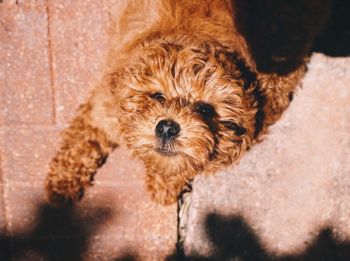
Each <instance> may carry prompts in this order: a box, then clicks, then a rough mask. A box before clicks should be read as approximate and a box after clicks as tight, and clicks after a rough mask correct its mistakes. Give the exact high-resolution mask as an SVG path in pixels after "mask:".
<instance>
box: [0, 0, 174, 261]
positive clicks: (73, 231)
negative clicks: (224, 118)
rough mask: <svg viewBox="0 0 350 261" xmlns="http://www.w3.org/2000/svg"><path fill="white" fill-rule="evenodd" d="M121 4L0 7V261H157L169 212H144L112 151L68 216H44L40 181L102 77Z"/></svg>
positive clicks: (133, 170)
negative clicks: (69, 125) (111, 30)
mask: <svg viewBox="0 0 350 261" xmlns="http://www.w3.org/2000/svg"><path fill="white" fill-rule="evenodd" d="M125 4H126V1H118V0H103V1H92V0H88V1H85V0H84V1H83V0H79V1H51V0H48V1H44V0H40V1H34V0H28V1H27V0H25V1H24V0H19V1H16V0H11V1H10V0H4V1H0V22H1V23H0V39H1V40H0V61H1V62H0V175H1V176H0V260H25V261H31V260H64V261H70V260H74V261H75V260H89V261H90V260H152V261H153V260H163V259H164V258H165V257H166V256H167V255H169V254H171V253H173V252H174V251H175V244H176V239H177V209H176V205H173V206H170V207H163V206H159V205H156V204H155V203H153V202H152V201H151V200H150V199H149V197H148V195H147V193H146V191H145V190H144V183H143V174H144V169H143V166H142V164H140V163H139V162H137V161H135V160H132V159H131V157H130V156H129V153H128V151H127V150H126V149H125V148H124V147H120V148H118V149H116V151H115V152H114V153H113V154H112V155H111V156H110V157H109V159H108V161H107V163H106V164H105V165H104V166H103V167H102V168H101V170H100V171H99V173H98V174H97V176H96V180H95V185H94V186H93V187H92V188H91V189H90V190H88V191H87V192H86V194H85V197H84V198H83V200H82V201H81V202H80V203H79V204H77V205H75V206H74V207H68V208H64V209H54V208H52V207H50V206H48V205H47V204H46V202H45V199H44V184H43V182H44V179H45V176H46V173H47V170H48V164H49V161H50V159H51V158H52V157H53V155H54V154H55V151H56V150H57V148H58V144H59V142H60V136H59V132H60V131H61V130H62V129H63V128H64V127H65V126H66V125H67V123H68V122H69V120H71V118H72V117H73V116H74V113H75V111H76V109H77V107H78V105H79V104H80V103H81V102H82V101H84V99H85V98H86V97H87V96H88V93H89V91H90V90H91V88H92V87H93V86H94V85H95V84H96V82H97V81H98V79H99V77H100V76H101V73H102V67H103V63H104V59H105V57H104V56H105V53H106V51H107V45H108V44H107V43H108V30H109V28H108V24H109V23H110V22H111V19H112V14H111V12H112V11H111V10H117V11H119V12H120V11H122V10H123V6H124V5H125Z"/></svg>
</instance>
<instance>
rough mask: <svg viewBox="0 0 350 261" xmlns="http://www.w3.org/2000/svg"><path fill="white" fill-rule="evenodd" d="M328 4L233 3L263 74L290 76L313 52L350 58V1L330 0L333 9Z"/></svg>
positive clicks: (238, 0) (296, 0)
mask: <svg viewBox="0 0 350 261" xmlns="http://www.w3.org/2000/svg"><path fill="white" fill-rule="evenodd" d="M326 2H327V1H320V0H310V1H304V0H293V1H289V0H288V1H279V0H235V1H232V7H233V12H234V14H233V16H234V17H235V24H236V25H237V29H238V31H239V32H240V33H241V34H242V35H243V37H244V38H245V39H246V42H247V44H248V47H249V50H250V52H251V54H252V56H253V58H254V60H255V62H256V65H257V68H258V70H259V71H260V72H266V73H278V74H281V75H285V74H288V73H290V72H291V71H293V70H294V69H296V68H298V67H299V66H300V65H301V64H302V63H303V59H304V57H305V56H307V55H308V54H309V53H310V50H312V51H315V52H321V53H324V54H326V55H329V56H335V57H340V56H341V57H346V56H349V55H350V19H349V17H348V16H349V13H350V1H348V0H330V3H331V5H330V6H327V5H325V3H326ZM325 17H326V18H325ZM313 35H317V37H316V39H314V37H313Z"/></svg>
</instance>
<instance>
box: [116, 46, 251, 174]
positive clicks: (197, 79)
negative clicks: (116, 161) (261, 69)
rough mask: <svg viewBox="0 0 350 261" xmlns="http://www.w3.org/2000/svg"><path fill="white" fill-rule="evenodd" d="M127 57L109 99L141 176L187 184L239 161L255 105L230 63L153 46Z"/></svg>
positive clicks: (228, 56)
mask: <svg viewBox="0 0 350 261" xmlns="http://www.w3.org/2000/svg"><path fill="white" fill-rule="evenodd" d="M134 56H135V57H133V58H132V59H133V61H132V62H130V64H132V65H129V66H127V67H126V68H123V71H124V76H123V80H122V81H120V79H119V80H118V81H119V82H117V83H116V84H115V86H116V87H115V88H116V89H115V90H114V91H115V92H116V94H117V95H118V96H119V100H120V121H121V124H120V125H121V126H120V128H121V132H122V135H123V137H124V139H125V140H126V143H127V144H128V146H129V147H130V148H131V149H132V150H133V151H134V153H135V155H137V156H138V157H140V158H141V159H142V160H143V161H144V162H145V165H146V168H147V169H148V171H156V172H161V173H163V174H164V175H174V174H183V173H187V175H190V176H193V175H194V174H195V173H197V172H200V171H203V170H205V171H213V170H215V169H216V168H217V167H218V166H223V165H228V164H231V163H232V162H233V161H235V160H236V159H238V158H239V156H240V154H241V152H242V151H244V150H245V149H246V148H247V147H248V146H249V144H250V143H251V141H252V139H253V136H254V131H255V115H256V112H257V102H256V100H255V97H254V91H253V87H254V84H255V80H254V77H253V75H252V74H251V73H247V68H245V65H244V63H243V61H242V60H240V59H239V58H238V56H237V55H235V54H234V53H229V52H226V51H223V50H221V51H219V50H217V49H215V48H214V47H212V46H210V45H208V44H206V45H202V46H201V47H182V46H179V45H176V44H170V43H167V42H157V43H152V44H149V45H147V46H143V48H142V50H139V51H138V53H137V54H135V55H134ZM248 74H249V75H248ZM118 77H119V76H118ZM119 78H120V77H119ZM248 78H249V79H248Z"/></svg>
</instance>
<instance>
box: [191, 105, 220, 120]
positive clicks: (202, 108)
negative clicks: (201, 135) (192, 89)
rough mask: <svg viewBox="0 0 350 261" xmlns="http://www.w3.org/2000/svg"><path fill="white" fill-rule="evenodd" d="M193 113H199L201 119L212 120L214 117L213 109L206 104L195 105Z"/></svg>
mask: <svg viewBox="0 0 350 261" xmlns="http://www.w3.org/2000/svg"><path fill="white" fill-rule="evenodd" d="M195 111H196V112H198V113H200V115H202V117H204V118H206V119H211V118H214V116H215V115H216V112H215V109H214V107H213V106H211V105H210V104H208V103H203V102H201V103H197V104H196V105H195Z"/></svg>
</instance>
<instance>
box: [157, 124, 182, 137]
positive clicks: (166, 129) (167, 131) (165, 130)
mask: <svg viewBox="0 0 350 261" xmlns="http://www.w3.org/2000/svg"><path fill="white" fill-rule="evenodd" d="M179 132H180V125H179V124H177V123H176V122H175V121H172V120H161V121H160V122H158V124H157V126H156V135H157V136H158V137H159V138H162V139H171V138H174V137H175V136H176V135H177V134H179Z"/></svg>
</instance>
